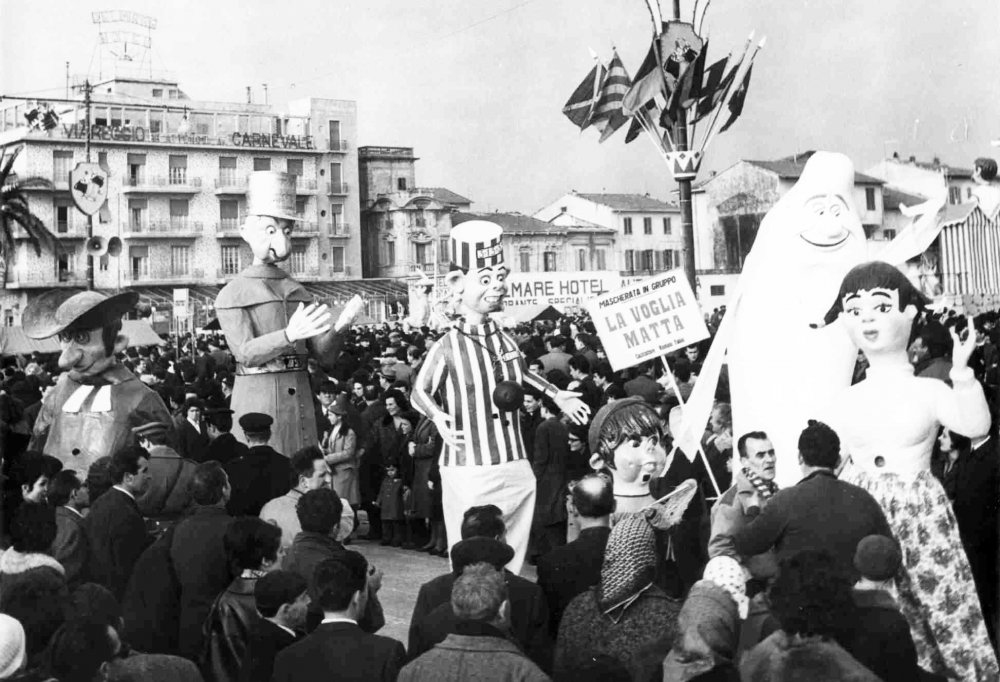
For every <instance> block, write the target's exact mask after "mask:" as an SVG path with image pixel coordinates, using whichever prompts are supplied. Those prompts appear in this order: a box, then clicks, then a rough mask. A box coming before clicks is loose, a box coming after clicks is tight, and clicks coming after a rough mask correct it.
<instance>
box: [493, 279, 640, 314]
mask: <svg viewBox="0 0 1000 682" xmlns="http://www.w3.org/2000/svg"><path fill="white" fill-rule="evenodd" d="M621 285H622V278H621V276H620V275H619V274H618V273H617V272H614V271H608V270H599V271H593V272H512V273H510V275H508V276H507V289H508V293H507V298H506V299H505V300H504V306H505V308H507V309H510V308H516V307H524V306H538V305H554V306H556V307H557V308H559V309H560V310H565V309H566V308H567V307H574V306H575V307H579V308H582V307H583V306H584V305H585V304H586V303H587V302H588V301H591V300H593V299H594V298H596V297H597V296H601V295H603V294H606V293H608V292H609V291H614V290H615V289H617V288H619V287H620V286H621Z"/></svg>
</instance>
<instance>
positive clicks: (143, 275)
mask: <svg viewBox="0 0 1000 682" xmlns="http://www.w3.org/2000/svg"><path fill="white" fill-rule="evenodd" d="M204 276H205V273H204V271H202V270H199V269H194V268H191V269H189V270H188V271H187V272H174V271H173V270H171V269H170V268H154V269H150V270H149V271H147V272H136V271H135V270H131V269H126V270H124V271H123V272H122V283H123V284H129V285H135V284H172V283H175V282H191V283H197V282H201V281H202V279H203V278H204Z"/></svg>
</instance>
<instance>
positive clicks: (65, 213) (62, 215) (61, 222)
mask: <svg viewBox="0 0 1000 682" xmlns="http://www.w3.org/2000/svg"><path fill="white" fill-rule="evenodd" d="M55 209H56V234H66V233H67V232H69V231H70V229H71V228H72V223H71V221H72V218H71V216H72V215H73V213H72V211H71V210H70V207H69V206H66V205H65V204H62V205H60V204H56V207H55Z"/></svg>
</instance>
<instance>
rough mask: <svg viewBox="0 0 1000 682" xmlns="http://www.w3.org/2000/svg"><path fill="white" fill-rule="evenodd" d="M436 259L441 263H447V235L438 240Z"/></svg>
mask: <svg viewBox="0 0 1000 682" xmlns="http://www.w3.org/2000/svg"><path fill="white" fill-rule="evenodd" d="M438 261H440V262H441V263H447V262H448V261H449V254H448V238H447V237H441V238H440V239H439V240H438Z"/></svg>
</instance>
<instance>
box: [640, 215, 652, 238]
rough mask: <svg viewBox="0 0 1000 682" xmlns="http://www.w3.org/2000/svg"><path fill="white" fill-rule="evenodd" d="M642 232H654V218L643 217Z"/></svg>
mask: <svg viewBox="0 0 1000 682" xmlns="http://www.w3.org/2000/svg"><path fill="white" fill-rule="evenodd" d="M642 233H643V234H653V219H652V218H643V219H642Z"/></svg>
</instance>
